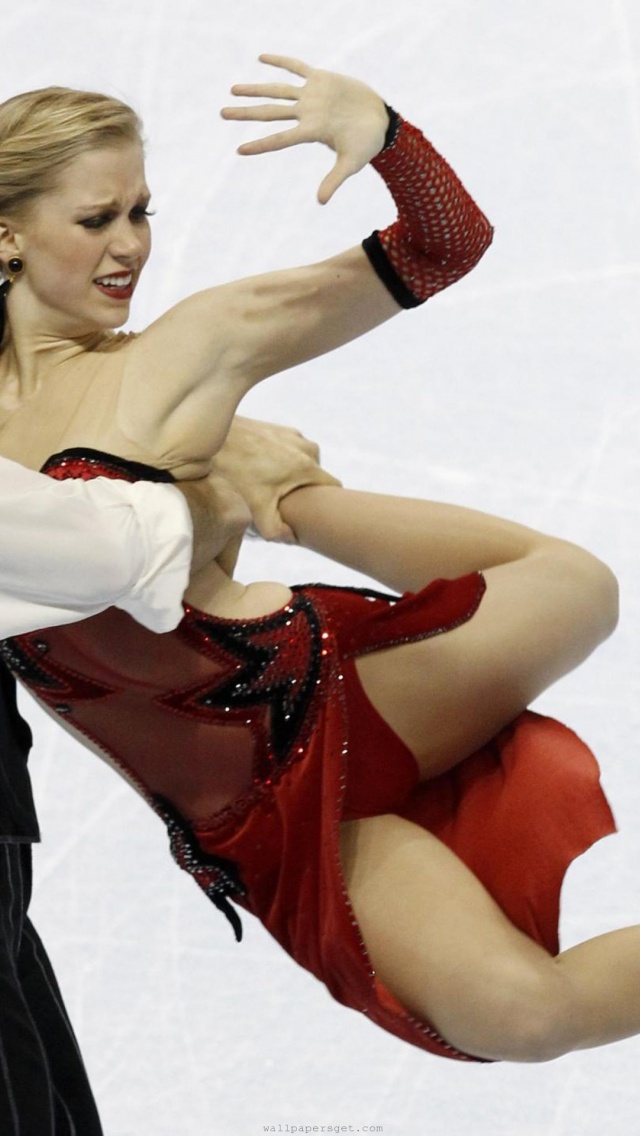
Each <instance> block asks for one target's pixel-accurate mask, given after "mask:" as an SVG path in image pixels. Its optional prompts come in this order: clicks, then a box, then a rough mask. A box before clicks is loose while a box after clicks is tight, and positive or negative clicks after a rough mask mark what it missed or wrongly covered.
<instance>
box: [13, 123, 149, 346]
mask: <svg viewBox="0 0 640 1136" xmlns="http://www.w3.org/2000/svg"><path fill="white" fill-rule="evenodd" d="M148 204H149V190H148V188H147V184H146V180H145V173H144V159H143V153H142V146H141V145H140V144H139V143H137V142H131V143H123V144H122V145H118V146H113V147H110V148H108V149H101V150H90V151H87V152H86V153H85V154H81V155H79V156H78V157H77V158H74V159H73V161H71V162H70V163H69V165H68V166H67V167H66V168H65V170H64V171H63V173H62V176H61V178H60V180H59V182H58V185H57V186H56V188H55V189H54V190H52V191H51V192H49V193H46V194H43V195H42V196H41V197H39V198H37V199H36V201H35V202H34V204H33V206H32V207H31V209H30V211H29V213H28V216H27V218H26V219H25V220H24V221H23V223H22V225H21V226H16V228H17V229H19V234H18V238H17V239H18V240H19V245H20V247H19V252H20V255H21V256H22V258H23V260H24V264H25V269H24V273H23V275H21V276H20V278H19V283H18V287H19V288H20V290H21V292H22V293H23V294H24V291H25V290H26V291H27V295H25V299H26V301H27V305H28V310H29V313H30V317H31V322H32V323H33V324H34V325H35V326H36V327H37V328H40V329H41V330H43V331H45V332H51V333H53V334H60V335H63V336H65V335H67V336H69V335H78V334H84V333H86V332H88V331H93V330H96V329H99V328H100V329H106V328H114V327H119V326H120V325H121V324H123V323H125V322H126V320H127V318H128V316H129V305H130V301H131V297H132V295H133V292H134V289H135V287H136V284H137V282H138V279H139V277H140V273H141V272H142V269H143V268H144V265H145V264H146V261H147V258H148V256H149V252H150V249H151V233H150V229H149V221H148V215H147V212H146V209H147V206H148Z"/></svg>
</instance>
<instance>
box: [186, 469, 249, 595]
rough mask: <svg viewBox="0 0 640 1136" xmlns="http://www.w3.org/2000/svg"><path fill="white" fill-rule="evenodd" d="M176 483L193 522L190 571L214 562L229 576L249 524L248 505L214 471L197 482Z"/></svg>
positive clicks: (231, 573)
mask: <svg viewBox="0 0 640 1136" xmlns="http://www.w3.org/2000/svg"><path fill="white" fill-rule="evenodd" d="M176 484H177V487H178V489H179V490H180V492H181V493H182V494H183V496H184V498H185V500H186V502H187V505H188V506H189V512H190V513H191V520H192V522H193V559H192V569H193V571H195V572H197V570H198V569H199V568H202V567H203V566H204V565H205V564H209V563H210V562H211V561H212V560H217V561H218V563H219V565H220V567H221V568H222V569H223V571H225V572H226V573H227V575H229V576H232V575H233V569H234V566H235V562H236V560H237V557H238V552H239V550H240V545H241V544H242V537H243V535H244V532H245V529H246V528H247V527H248V525H250V524H251V512H250V509H249V506H248V505H247V504H246V502H245V500H244V498H243V497H242V496H241V495H240V494H239V493H238V492H237V490H236V489H234V487H233V486H232V485H230V484H229V482H228V481H227V480H226V479H225V478H224V477H222V476H221V475H220V474H219V473H217V472H216V471H214V472H213V473H210V474H209V476H208V477H203V478H201V479H200V480H199V481H181V482H177V483H176Z"/></svg>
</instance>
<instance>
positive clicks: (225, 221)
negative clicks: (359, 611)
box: [0, 0, 640, 1136]
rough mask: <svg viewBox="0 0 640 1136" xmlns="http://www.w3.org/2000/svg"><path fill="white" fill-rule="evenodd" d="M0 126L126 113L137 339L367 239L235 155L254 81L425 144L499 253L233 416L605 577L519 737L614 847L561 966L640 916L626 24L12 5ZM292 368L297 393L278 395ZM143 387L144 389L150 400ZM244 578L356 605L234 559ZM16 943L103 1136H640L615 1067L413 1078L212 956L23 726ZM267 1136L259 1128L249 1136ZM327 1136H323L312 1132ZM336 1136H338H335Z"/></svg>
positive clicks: (297, 980)
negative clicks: (35, 831) (369, 107)
mask: <svg viewBox="0 0 640 1136" xmlns="http://www.w3.org/2000/svg"><path fill="white" fill-rule="evenodd" d="M0 27H1V34H2V65H1V67H0V97H2V98H5V97H8V96H9V95H10V94H13V93H16V92H17V91H19V90H24V89H27V88H33V87H37V86H43V85H46V84H49V83H60V84H66V85H71V86H81V87H91V88H95V89H102V90H106V91H108V92H111V93H116V94H118V95H120V96H123V97H125V98H126V99H127V100H129V101H131V102H132V103H133V104H134V105H135V106H136V107H137V108H138V109H139V110H140V112H141V113H142V115H143V117H144V120H145V123H146V128H147V136H148V139H149V149H148V152H149V174H150V178H151V184H152V188H153V190H154V194H155V203H156V206H157V209H158V215H157V217H156V219H155V220H154V222H153V224H154V229H155V239H156V248H155V253H154V259H153V261H152V265H151V267H150V268H149V269H148V271H147V276H146V280H145V281H144V283H143V285H142V287H141V289H140V294H139V298H138V299H137V301H136V309H135V313H134V321H133V325H134V326H136V325H138V326H140V325H143V324H144V323H146V322H147V321H148V320H149V319H150V318H152V317H153V316H155V315H156V314H158V313H159V312H160V311H162V310H163V309H164V308H165V307H166V306H167V305H168V304H170V303H172V302H174V301H175V300H177V299H178V298H180V297H182V296H184V295H186V294H188V293H189V292H192V291H194V290H196V289H198V288H200V287H203V286H205V285H208V284H210V283H214V282H217V281H223V280H226V279H229V278H232V277H234V276H238V275H244V274H248V273H253V272H256V271H261V270H263V269H268V268H271V267H274V266H282V265H286V264H293V263H296V262H305V261H311V260H314V259H317V258H320V257H322V256H324V255H326V254H330V253H331V252H333V251H337V250H339V249H340V248H343V247H346V246H348V245H350V244H355V243H356V242H357V241H358V240H359V239H360V238H361V237H363V236H365V235H366V234H367V233H368V232H370V230H371V229H372V228H374V227H376V226H378V225H384V224H385V223H387V221H389V220H391V218H392V216H393V210H392V206H391V204H390V201H389V198H388V196H387V193H386V190H385V189H384V187H383V186H382V184H381V183H379V182H378V180H377V178H376V176H375V175H374V174H373V173H372V172H370V171H369V172H364V173H363V174H362V175H361V176H360V177H359V178H358V179H357V180H354V181H353V182H351V183H349V184H348V185H347V186H345V188H344V189H343V191H342V192H341V193H340V195H339V196H338V197H337V198H336V199H335V201H334V202H333V203H332V204H331V205H329V206H328V207H327V208H326V209H325V210H321V209H320V208H319V206H318V205H317V204H316V202H315V199H314V192H315V188H316V185H317V182H318V181H319V179H320V176H321V174H322V171H323V170H325V169H326V168H327V163H328V161H329V155H328V153H327V152H325V151H322V150H321V149H319V148H318V149H307V150H304V151H299V150H296V151H293V152H290V153H283V154H279V155H272V156H268V157H265V158H262V159H253V160H249V159H240V158H239V157H237V156H236V155H235V146H236V145H237V144H238V143H239V142H240V140H241V139H242V138H243V137H245V136H247V135H248V134H249V133H250V131H249V130H248V129H247V128H246V127H240V126H237V125H231V124H225V123H223V122H222V121H221V120H220V118H219V117H218V108H219V107H220V106H221V105H223V104H224V103H225V102H226V101H227V91H228V88H229V86H230V84H231V83H232V82H234V81H239V80H241V79H244V78H254V77H255V76H257V75H258V74H259V73H260V69H259V67H258V65H257V64H256V63H255V58H256V56H257V55H258V53H259V52H260V51H265V50H266V51H281V52H286V53H290V54H293V55H298V56H300V57H301V58H304V59H308V60H309V61H310V62H314V63H317V64H319V65H322V66H326V67H329V68H334V69H340V70H344V71H346V72H348V73H352V74H354V75H357V76H359V77H360V78H362V79H364V80H365V81H368V82H369V83H371V84H372V85H373V86H374V87H376V89H378V90H380V91H381V92H382V93H383V94H384V95H385V97H386V98H387V99H388V100H389V101H390V102H392V103H393V104H394V105H396V106H397V107H398V108H399V109H400V110H401V111H402V112H403V113H404V114H405V115H406V116H407V117H410V118H412V119H413V120H414V121H416V122H417V123H419V124H420V125H421V126H422V127H423V128H424V129H425V131H426V132H427V133H428V134H429V135H430V136H431V138H432V139H433V141H434V142H435V143H436V145H438V146H439V147H440V148H441V149H442V150H443V151H444V152H445V154H446V155H447V157H448V158H449V159H450V160H451V161H452V162H453V164H454V165H455V166H456V168H457V169H458V170H459V172H460V174H461V176H462V177H463V179H464V180H465V182H466V184H467V185H468V186H469V188H470V189H471V190H472V191H473V193H474V194H475V196H476V197H477V199H478V201H479V202H480V203H481V204H482V205H483V207H484V208H485V209H486V211H487V212H488V214H489V215H490V217H491V218H492V220H493V221H494V223H495V225H496V229H497V235H496V240H495V244H494V247H493V249H492V251H491V252H490V254H489V255H488V256H487V257H486V259H485V261H484V262H483V264H482V265H481V267H480V268H479V269H478V270H477V271H476V272H475V273H474V274H473V275H472V276H471V277H470V278H469V279H467V280H466V281H464V282H463V283H462V284H460V285H458V286H457V287H456V288H455V289H453V290H452V291H450V292H448V293H446V294H445V295H443V296H442V297H440V298H437V299H435V300H433V301H432V302H431V303H430V304H429V305H428V307H427V308H426V309H423V310H421V311H419V312H417V313H412V314H407V315H404V316H402V317H400V318H399V319H398V320H396V321H393V322H392V324H391V325H387V326H386V327H385V328H383V329H382V330H380V331H378V332H377V333H376V334H374V335H371V336H370V337H368V338H367V339H366V340H363V341H360V342H358V343H355V344H354V345H352V346H350V347H349V348H347V349H345V350H343V351H341V352H339V353H338V354H336V355H334V356H332V357H330V358H326V359H323V360H321V361H319V362H317V363H314V364H312V365H310V366H307V367H305V368H304V369H301V370H300V372H297V371H296V372H291V373H289V374H287V375H284V376H282V377H279V378H277V379H274V380H272V381H271V382H269V383H268V384H265V385H264V387H263V389H261V390H259V391H257V392H256V393H255V394H254V395H253V396H252V397H251V399H250V400H248V401H247V405H246V410H247V411H248V412H250V413H253V414H254V415H256V416H264V417H265V418H269V419H272V420H275V421H281V422H288V423H292V424H295V425H297V426H299V427H300V428H302V429H303V430H304V431H305V432H306V433H308V434H309V435H311V436H312V437H315V438H317V439H318V440H319V441H320V442H321V444H322V447H323V453H324V458H325V462H326V464H327V465H328V466H329V467H330V468H332V469H334V470H335V471H336V472H337V473H338V474H339V475H340V476H341V477H342V478H343V479H344V480H345V481H346V482H348V483H350V484H352V485H354V486H359V487H367V488H376V489H383V490H390V491H394V492H398V493H407V494H411V495H426V496H431V497H434V498H440V499H444V500H451V501H456V502H461V503H464V504H467V505H472V506H478V507H480V508H482V509H484V510H487V511H493V512H498V513H504V514H506V515H508V516H511V517H514V518H516V519H518V520H521V521H524V522H528V523H530V524H532V525H534V526H539V527H541V528H543V529H546V530H548V531H551V532H554V533H558V534H562V535H563V536H566V537H569V538H571V539H574V540H576V541H578V542H580V543H583V544H585V545H586V546H588V547H589V548H591V549H593V550H594V551H596V552H597V553H599V554H600V555H602V556H603V557H604V558H605V559H606V560H608V561H609V562H610V563H611V564H612V565H613V567H614V568H615V570H616V571H617V573H618V574H619V577H620V580H621V584H622V595H623V612H622V622H621V626H620V629H619V631H618V632H617V634H616V635H615V637H614V638H613V639H612V640H611V641H610V642H609V643H608V644H607V645H606V646H605V647H604V648H602V649H601V650H600V651H599V652H598V653H597V655H596V656H595V657H594V658H593V659H592V660H590V661H589V662H588V663H587V664H586V665H585V666H584V667H582V668H581V669H580V670H579V672H577V673H576V674H574V675H572V676H571V678H570V679H568V680H566V681H564V682H562V683H561V684H560V685H559V686H558V687H556V688H555V689H554V690H553V691H551V692H550V693H549V694H548V695H547V696H546V697H545V698H544V699H543V700H541V704H540V705H541V707H542V708H543V709H544V710H546V711H548V712H551V713H555V714H557V715H558V716H560V717H562V718H563V719H565V720H567V721H568V722H569V723H570V724H571V725H573V727H574V728H575V729H577V730H578V732H580V733H581V734H582V735H583V736H584V737H585V738H586V739H587V740H588V741H589V742H590V743H591V745H592V746H593V748H594V749H595V750H596V752H597V753H598V755H599V757H600V760H601V763H602V766H603V776H604V782H605V785H606V788H607V790H608V793H609V795H610V798H611V801H612V803H613V806H614V809H615V812H616V814H617V818H618V821H619V824H620V828H621V833H620V834H619V835H618V836H616V837H614V838H612V839H609V840H607V841H605V842H603V843H602V844H601V845H600V846H599V847H598V848H597V849H595V850H593V851H592V852H591V853H589V854H588V855H587V856H586V857H585V858H584V859H583V860H582V861H581V862H580V863H579V864H577V865H576V866H575V867H574V868H573V869H572V870H571V872H570V875H569V878H568V880H567V885H566V888H565V894H564V908H563V918H562V935H563V942H564V943H565V944H569V943H572V942H575V941H577V940H579V939H581V938H583V937H587V936H588V935H590V934H593V933H597V932H599V931H603V930H606V929H608V928H610V927H612V926H616V925H620V924H623V923H626V922H633V921H634V920H635V919H637V918H638V914H639V911H640V887H639V884H638V865H639V863H640V835H639V827H640V826H639V824H638V814H639V811H640V809H639V806H640V796H639V785H640V779H639V774H638V733H639V727H640V703H639V699H638V670H639V663H640V659H639V649H638V646H637V642H636V639H637V632H638V628H639V627H640V579H639V573H638V565H639V564H640V526H639V516H638V513H639V509H640V464H639V458H638V433H639V429H640V391H639V386H638V365H639V362H640V318H639V310H640V209H639V193H640V176H639V175H640V101H639V87H638V83H639V70H638V68H639V63H640V9H639V8H638V6H637V4H636V2H635V0H536V3H535V4H532V3H529V2H526V0H482V2H481V3H479V2H478V0H394V2H393V3H390V2H389V0H352V2H351V3H350V4H346V5H343V4H337V3H329V2H327V3H324V4H316V3H313V4H311V3H305V2H304V0H297V2H295V3H294V2H293V0H271V3H265V2H264V0H243V2H240V0H239V2H238V3H233V2H228V3H226V4H221V3H220V2H219V0H208V2H207V0H182V2H181V3H179V4H176V3H169V2H168V0H111V2H110V3H109V4H104V3H97V2H96V3H91V2H81V0H75V2H74V0H57V2H56V3H55V4H53V3H49V2H45V0H41V2H37V0H19V2H14V3H13V4H9V3H6V2H5V3H4V4H3V5H2V21H1V24H0ZM303 371H304V373H303ZM149 382H150V383H152V382H153V375H149ZM243 568H244V573H245V576H246V577H247V578H249V577H253V578H258V577H261V578H269V577H272V578H274V577H275V578H278V577H284V578H286V579H288V580H300V579H309V578H317V577H323V578H325V579H327V580H330V581H340V580H349V581H350V580H352V579H353V577H350V576H348V574H347V573H345V572H344V571H342V570H338V569H335V568H331V567H328V566H326V565H324V564H321V563H319V562H318V561H317V560H315V559H314V558H312V557H311V556H310V555H308V554H304V553H301V552H298V551H295V550H286V549H284V550H283V549H281V548H273V547H265V546H264V545H262V544H258V543H252V544H251V545H250V546H249V547H248V548H247V551H246V554H245V555H244V557H243ZM27 713H28V716H29V718H30V720H31V721H32V722H33V724H34V727H35V731H36V738H37V744H36V748H35V753H34V757H33V763H32V770H33V776H34V781H35V785H36V791H37V797H38V804H39V810H40V816H41V821H42V829H43V836H44V843H43V845H42V848H41V849H39V850H38V851H37V857H36V872H37V887H36V896H35V900H34V905H33V913H34V919H35V922H36V924H37V926H38V927H39V929H40V931H41V933H42V935H43V937H44V939H45V941H46V943H47V945H48V948H49V950H50V953H51V955H52V958H53V960H54V962H55V965H56V968H57V971H58V974H59V976H60V980H61V983H62V986H63V989H64V992H65V995H66V1000H67V1003H68V1006H69V1009H70V1012H71V1014H72V1017H73V1020H74V1023H75V1025H76V1028H77V1031H78V1034H79V1037H80V1039H81V1043H82V1047H83V1050H84V1053H85V1054H86V1060H87V1063H88V1066H89V1069H90V1072H91V1076H92V1080H93V1083H94V1086H95V1091H96V1095H97V1097H98V1101H99V1104H100V1108H101V1111H102V1114H103V1117H104V1122H105V1131H106V1133H107V1136H187V1134H188V1133H193V1132H198V1133H202V1134H203V1136H213V1134H220V1136H257V1134H258V1133H260V1132H262V1131H265V1126H266V1127H267V1128H268V1126H270V1125H275V1126H276V1127H277V1126H278V1125H282V1131H286V1127H285V1126H286V1125H287V1124H289V1125H290V1126H295V1125H298V1126H300V1130H303V1129H304V1126H313V1125H317V1126H323V1125H324V1126H325V1130H326V1129H327V1126H329V1125H345V1126H352V1128H350V1129H349V1130H350V1131H362V1132H364V1131H366V1128H365V1126H366V1125H370V1126H371V1125H373V1126H375V1125H378V1126H380V1128H379V1129H378V1128H376V1129H374V1128H372V1129H371V1130H372V1131H373V1130H376V1131H378V1130H379V1131H383V1132H384V1133H385V1136H412V1134H414V1133H423V1132H428V1133H429V1134H430V1136H602V1133H603V1132H606V1133H615V1134H616V1136H636V1134H637V1133H638V1132H639V1131H640V1119H639V1117H640V1081H639V1079H638V1063H639V1061H640V1043H639V1042H638V1041H635V1040H633V1041H628V1042H623V1043H620V1044H618V1045H615V1046H611V1047H609V1048H607V1049H604V1050H600V1051H591V1052H585V1053H580V1054H575V1055H572V1056H570V1057H566V1058H564V1059H562V1060H559V1061H556V1062H554V1063H551V1064H548V1065H543V1066H508V1065H501V1066H492V1067H469V1066H465V1065H458V1064H454V1063H452V1062H447V1061H443V1060H439V1059H436V1058H431V1057H429V1056H426V1055H424V1054H423V1053H421V1052H417V1051H414V1050H412V1049H411V1048H410V1047H409V1046H407V1045H404V1044H403V1043H400V1042H398V1041H396V1040H394V1039H393V1038H391V1037H388V1036H386V1035H385V1034H383V1033H382V1032H379V1031H377V1030H375V1029H374V1028H372V1027H371V1026H370V1025H369V1024H368V1023H367V1022H366V1021H363V1020H360V1018H359V1017H358V1016H357V1015H356V1014H353V1013H350V1012H348V1011H346V1010H344V1009H342V1008H340V1007H339V1006H337V1005H336V1004H334V1003H332V1002H331V1000H330V999H329V997H328V995H327V994H326V992H325V991H324V989H323V988H321V987H320V986H319V985H318V984H317V983H316V982H315V980H314V979H312V978H311V977H309V976H308V975H306V974H305V973H303V972H302V971H301V970H299V969H297V968H296V967H295V966H294V965H293V964H292V963H291V962H290V961H289V960H288V958H286V957H285V956H284V954H283V953H282V952H281V951H280V949H279V948H278V947H277V946H275V945H274V944H273V943H272V942H271V941H269V940H268V938H267V937H266V935H265V934H264V933H263V932H262V930H261V928H260V927H259V926H256V925H254V924H252V923H251V920H249V919H246V920H245V931H246V941H245V943H244V945H243V946H241V947H238V946H236V944H235V943H234V942H233V939H232V935H231V932H230V929H229V928H228V926H227V925H226V923H225V922H224V921H223V920H222V919H221V918H220V916H218V915H217V914H216V913H215V912H214V911H213V909H211V908H210V906H209V904H208V903H207V901H206V900H205V899H204V898H203V897H202V896H201V895H200V893H199V892H198V890H197V889H196V887H195V886H194V884H193V883H192V882H191V880H189V879H188V877H187V876H185V875H183V874H181V873H179V872H178V871H177V870H176V869H175V868H174V867H173V865H172V863H171V862H170V860H169V858H168V856H167V852H166V839H165V835H164V832H163V831H162V828H161V826H160V824H159V823H158V822H157V820H156V819H155V818H154V817H153V815H151V814H150V813H149V812H148V810H147V809H146V807H145V806H144V805H143V804H142V803H141V802H139V801H138V799H137V798H136V797H135V796H134V795H133V794H132V793H131V791H130V790H129V789H128V788H127V787H126V786H125V785H124V783H121V782H120V781H119V780H118V779H117V778H116V777H115V776H114V774H113V773H112V772H111V771H110V770H108V769H106V768H104V767H102V766H101V765H100V764H99V763H98V762H97V761H96V760H95V758H93V757H91V756H90V755H88V754H87V753H84V752H83V751H82V750H81V749H80V748H79V747H75V746H73V745H71V744H70V743H69V741H68V740H67V739H66V738H64V737H63V735H62V734H61V733H60V732H58V731H57V729H56V728H55V727H53V726H52V725H50V724H49V722H48V721H46V720H44V719H43V718H42V716H41V715H40V714H39V713H38V712H37V711H36V710H35V709H34V708H33V707H32V706H31V705H27ZM272 1130H273V1129H272ZM320 1130H322V1129H321V1128H320ZM336 1130H337V1129H336Z"/></svg>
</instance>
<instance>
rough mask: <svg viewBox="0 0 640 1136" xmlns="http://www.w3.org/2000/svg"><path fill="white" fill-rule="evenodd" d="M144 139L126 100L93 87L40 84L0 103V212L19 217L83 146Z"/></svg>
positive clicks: (52, 182)
mask: <svg viewBox="0 0 640 1136" xmlns="http://www.w3.org/2000/svg"><path fill="white" fill-rule="evenodd" d="M135 141H138V142H141V141H142V123H141V121H140V119H139V118H138V115H137V114H136V113H135V111H134V110H132V109H131V107H130V106H127V104H126V103H123V102H120V100H119V99H114V98H111V97H110V96H109V95H101V94H96V93H95V92H93V91H75V90H71V89H70V88H68V87H43V88H41V89H40V90H37V91H27V92H25V93H24V94H21V95H15V96H14V97H13V98H11V99H7V101H6V102H5V103H2V104H0V214H5V215H6V216H14V217H15V216H18V215H22V214H24V213H25V212H27V210H28V208H29V206H30V204H31V203H32V202H33V201H34V200H35V199H36V198H37V197H40V195H41V194H43V193H47V192H49V191H50V190H52V189H53V188H55V185H56V183H57V179H58V177H59V175H60V173H61V171H62V169H63V168H64V167H65V166H66V165H68V163H69V162H71V161H73V159H74V158H76V157H77V156H78V155H79V154H82V153H84V152H85V151H87V150H96V149H104V148H105V147H108V146H114V145H119V144H122V143H126V142H135Z"/></svg>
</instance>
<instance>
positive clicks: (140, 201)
mask: <svg viewBox="0 0 640 1136" xmlns="http://www.w3.org/2000/svg"><path fill="white" fill-rule="evenodd" d="M150 201H151V194H150V193H149V192H145V193H141V194H140V196H139V197H138V198H136V205H144V206H147V205H148V204H149V202H150ZM76 209H77V212H78V213H92V212H95V213H98V212H103V213H104V212H108V211H109V210H110V209H120V202H119V201H116V199H115V197H112V198H111V199H110V200H109V201H93V202H92V203H91V204H90V205H78V206H77V207H76Z"/></svg>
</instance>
